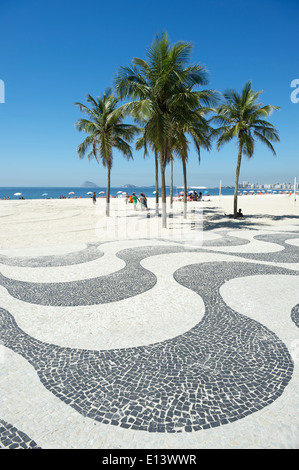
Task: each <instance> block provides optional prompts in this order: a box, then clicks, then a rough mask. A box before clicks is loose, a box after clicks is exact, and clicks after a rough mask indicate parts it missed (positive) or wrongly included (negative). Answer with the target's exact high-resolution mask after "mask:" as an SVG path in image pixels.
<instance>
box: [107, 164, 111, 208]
mask: <svg viewBox="0 0 299 470" xmlns="http://www.w3.org/2000/svg"><path fill="white" fill-rule="evenodd" d="M110 173H111V168H110V165H108V172H107V194H106V217H109V216H110Z"/></svg>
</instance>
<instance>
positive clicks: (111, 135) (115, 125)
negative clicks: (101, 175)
mask: <svg viewBox="0 0 299 470" xmlns="http://www.w3.org/2000/svg"><path fill="white" fill-rule="evenodd" d="M86 101H87V103H88V104H89V105H90V106H89V107H88V106H87V105H84V104H82V103H78V102H77V103H75V105H76V106H78V107H79V108H80V110H81V111H82V112H83V113H85V114H86V115H87V119H79V120H78V121H77V122H76V123H75V126H76V128H77V129H78V131H83V132H85V133H86V134H88V136H87V137H86V138H85V140H84V141H83V142H82V143H81V144H80V145H79V146H78V149H77V151H78V155H79V158H84V157H85V155H86V153H87V152H89V153H88V154H87V158H88V159H89V160H90V159H92V158H95V159H96V161H97V163H99V160H101V161H102V164H103V166H104V167H105V168H107V194H106V216H109V215H110V181H111V169H112V163H113V148H115V149H117V150H119V151H120V152H121V153H122V154H123V155H124V156H125V157H126V158H127V159H130V158H133V155H132V150H131V147H130V145H129V143H128V142H131V141H132V140H133V138H134V135H135V134H136V132H138V131H139V129H138V128H137V127H136V126H134V125H131V124H124V123H123V119H124V112H123V111H122V110H121V109H120V107H118V103H119V99H118V98H117V97H115V96H114V95H113V94H112V91H111V88H108V89H107V90H106V91H105V92H104V93H103V95H102V96H101V97H97V98H93V97H92V96H91V95H87V98H86Z"/></svg>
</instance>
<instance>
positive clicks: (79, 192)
mask: <svg viewBox="0 0 299 470" xmlns="http://www.w3.org/2000/svg"><path fill="white" fill-rule="evenodd" d="M190 190H191V189H190ZM94 191H95V193H96V195H97V197H101V196H102V197H105V195H106V188H105V187H103V188H102V187H99V188H81V187H80V188H76V187H66V188H61V187H59V188H54V187H51V188H46V187H41V188H36V187H33V188H30V187H25V188H22V187H17V188H0V199H2V200H3V199H4V198H9V199H12V200H17V199H20V198H24V199H59V198H74V197H76V198H90V197H91V196H92V194H93V192H94ZM133 191H135V193H136V194H137V195H139V194H140V193H141V192H143V193H144V194H145V195H146V196H147V197H154V191H155V187H149V186H144V187H135V188H124V187H114V188H111V190H110V194H111V196H119V195H121V192H124V193H126V192H127V193H128V194H132V192H133ZM180 191H183V190H182V189H181V188H177V187H174V190H173V194H174V195H175V194H176V193H177V192H180ZM188 191H189V190H188ZM196 191H197V193H199V191H202V192H204V193H205V194H209V195H211V196H217V195H219V188H207V189H197V190H196ZM89 192H91V193H92V194H88V193H89ZM102 192H103V194H99V193H102ZM70 193H74V194H70ZM159 194H160V195H161V189H160V190H159ZM166 194H167V195H168V196H169V194H170V188H169V187H167V188H166ZM221 194H223V195H232V194H234V189H233V188H222V189H221Z"/></svg>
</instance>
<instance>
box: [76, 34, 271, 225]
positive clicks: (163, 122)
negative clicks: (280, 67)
mask: <svg viewBox="0 0 299 470" xmlns="http://www.w3.org/2000/svg"><path fill="white" fill-rule="evenodd" d="M192 48H193V47H192V44H190V43H188V42H177V43H175V44H173V45H171V44H170V41H169V38H168V35H167V33H163V34H161V35H157V36H156V38H155V39H154V41H153V43H152V45H151V46H150V47H149V49H148V50H147V53H146V59H147V60H143V59H140V58H134V59H133V60H132V65H131V66H126V67H120V69H119V71H118V72H117V74H116V78H115V84H114V88H115V89H114V91H113V92H112V90H111V88H109V89H107V90H106V91H105V92H104V93H103V95H102V96H101V97H97V98H93V97H92V96H90V95H88V96H87V98H86V101H87V105H84V104H82V103H75V105H77V106H78V107H79V108H80V110H81V111H82V112H84V113H85V114H86V118H85V119H79V120H78V121H77V122H76V127H77V129H78V130H79V131H84V132H85V133H86V134H87V137H86V138H85V140H84V141H83V142H82V143H81V144H80V145H79V146H78V155H79V157H80V158H83V157H84V156H85V155H87V157H88V158H89V159H91V158H95V159H96V161H97V162H99V161H100V160H101V161H102V163H103V165H104V166H105V167H106V168H107V198H106V215H107V216H109V215H110V209H109V208H110V174H111V168H112V161H113V149H114V148H115V149H118V150H119V151H120V152H121V153H122V154H123V155H124V156H125V157H126V158H128V159H131V158H133V153H132V147H131V146H130V144H131V143H132V142H133V141H134V140H135V148H136V150H140V149H143V150H144V154H145V155H147V154H148V152H149V151H151V152H152V154H153V155H154V157H155V174H156V211H157V212H158V206H159V199H158V198H159V191H158V186H159V185H158V174H159V168H160V177H161V190H162V194H161V198H162V227H163V228H166V227H167V211H166V182H165V171H166V167H167V165H168V164H169V165H170V166H171V180H172V165H173V160H174V158H175V157H176V158H178V159H180V160H181V162H182V170H183V178H184V217H186V213H187V209H186V208H187V162H188V154H189V145H190V142H191V143H193V144H194V147H195V149H196V152H197V155H198V159H199V161H200V153H201V149H202V148H203V149H206V150H208V151H210V150H211V148H212V142H213V140H215V141H216V145H217V148H218V149H220V147H221V146H222V145H224V144H225V143H228V142H230V141H231V140H232V139H234V138H236V140H237V144H238V160H237V169H236V180H235V192H234V216H235V217H236V216H237V194H238V181H239V173H240V165H241V158H242V155H243V154H244V155H247V156H248V157H251V156H252V155H253V153H254V144H255V141H256V140H259V141H261V142H263V143H264V144H266V146H267V147H268V148H269V149H270V150H271V151H272V152H273V154H274V155H275V150H274V148H273V145H272V143H274V142H278V141H279V137H278V131H277V130H276V129H275V128H274V126H273V125H272V124H271V123H269V122H267V121H266V120H265V118H267V117H268V116H269V115H270V114H271V113H272V111H273V110H274V109H278V108H277V107H276V106H271V105H266V106H265V105H263V104H262V103H259V102H258V98H259V95H260V93H261V92H254V91H253V90H252V88H251V82H248V83H247V84H246V85H245V86H244V88H243V90H242V92H241V93H237V92H236V91H234V90H229V91H227V92H225V93H224V94H223V95H221V94H220V93H219V92H217V91H215V90H211V89H202V87H203V86H205V85H207V83H208V78H207V71H206V69H205V67H204V66H202V65H200V64H195V65H190V58H191V52H192ZM122 102H124V103H123V104H121V103H122ZM128 116H129V117H130V118H132V120H133V122H134V124H125V123H124V119H125V118H126V117H128ZM215 124H216V126H215ZM171 184H172V183H171ZM171 194H172V192H171ZM171 204H172V197H171Z"/></svg>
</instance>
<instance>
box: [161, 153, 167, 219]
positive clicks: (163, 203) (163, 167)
mask: <svg viewBox="0 0 299 470" xmlns="http://www.w3.org/2000/svg"><path fill="white" fill-rule="evenodd" d="M160 167H161V189H162V228H167V214H166V186H165V165H164V163H163V162H161V164H160Z"/></svg>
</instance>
